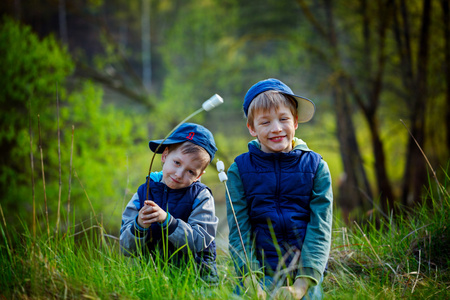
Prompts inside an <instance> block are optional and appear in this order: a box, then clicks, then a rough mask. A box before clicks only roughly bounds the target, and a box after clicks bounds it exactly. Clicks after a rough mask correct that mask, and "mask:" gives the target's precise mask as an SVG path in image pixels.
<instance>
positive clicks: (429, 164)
mask: <svg viewBox="0 0 450 300" xmlns="http://www.w3.org/2000/svg"><path fill="white" fill-rule="evenodd" d="M400 122H402V124H403V126H405V128H406V130H407V131H408V133H409V135H410V136H411V138H412V139H413V140H414V142H415V143H416V145H417V147H418V148H419V150H420V152H421V153H422V155H423V157H424V158H425V161H426V162H427V164H428V167H429V168H430V169H431V172H432V173H433V177H434V180H436V183H437V185H438V187H439V189H440V190H441V192H442V193H443V194H444V195H446V196H447V197H450V195H449V194H448V193H447V191H446V190H445V189H444V187H443V186H442V185H441V183H440V182H439V180H438V178H437V176H436V172H435V171H434V169H433V167H432V166H431V163H430V162H429V161H428V158H427V156H426V155H425V153H424V152H423V150H422V147H420V145H419V143H418V142H417V140H416V139H415V138H414V136H413V135H412V133H411V131H410V130H409V128H408V127H407V126H406V124H405V123H404V122H403V120H402V119H400Z"/></svg>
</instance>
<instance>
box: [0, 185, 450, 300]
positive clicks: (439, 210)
mask: <svg viewBox="0 0 450 300" xmlns="http://www.w3.org/2000/svg"><path fill="white" fill-rule="evenodd" d="M430 186H431V184H430ZM434 190H435V189H430V190H429V191H428V194H427V199H428V201H426V202H427V204H426V205H425V204H424V205H423V206H421V207H418V208H417V209H416V210H415V211H414V212H412V213H411V212H409V213H408V214H406V213H405V214H403V215H400V216H399V217H397V218H396V219H395V220H394V219H392V218H391V219H385V220H382V221H378V222H375V221H368V222H366V223H364V224H358V223H354V224H352V225H351V226H349V227H346V226H344V225H343V223H341V222H340V220H339V213H337V214H335V223H334V231H333V243H332V250H331V254H330V260H329V265H328V272H327V275H326V276H325V279H324V283H323V285H324V290H325V297H326V299H398V298H402V299H405V298H406V299H409V298H415V299H428V298H430V299H448V298H450V288H449V287H450V228H449V227H450V226H449V225H450V205H449V202H450V198H449V196H448V195H442V193H437V192H433V191H434ZM6 213H8V212H6ZM1 217H2V220H0V224H1V227H0V230H1V232H0V234H1V235H0V299H3V298H6V299H43V298H45V299H73V298H77V299H149V298H151V299H230V298H239V297H237V296H236V295H233V289H234V286H235V284H236V279H235V274H234V268H233V264H232V262H231V258H230V257H229V256H228V254H227V252H226V251H219V253H218V261H217V264H218V271H219V276H220V284H219V285H218V286H216V287H210V286H208V285H207V284H206V283H205V282H203V281H202V280H201V279H199V278H198V275H197V273H196V272H195V268H194V266H193V265H188V266H187V267H185V268H182V269H180V268H177V267H174V266H173V265H170V264H167V263H164V261H163V260H162V259H160V258H158V257H155V258H154V260H142V259H138V258H129V257H125V256H123V255H122V254H121V253H120V251H119V248H118V240H117V237H113V236H110V235H108V234H107V233H106V232H105V231H104V229H103V228H102V226H101V225H100V224H98V223H97V221H96V219H95V218H92V220H91V221H89V222H90V224H86V223H85V224H84V227H82V226H80V225H79V226H77V227H70V228H69V230H67V231H66V232H62V233H59V234H53V235H51V236H50V237H48V236H47V226H46V225H42V224H44V223H43V222H42V221H43V220H40V221H41V222H40V223H39V224H41V226H37V232H36V238H35V237H34V234H33V232H32V231H30V230H29V228H28V227H27V225H23V226H22V227H23V230H21V231H20V232H18V231H16V230H14V229H12V228H10V227H8V226H7V224H6V222H4V220H5V219H4V218H3V211H2V215H1ZM243 298H247V296H244V297H243Z"/></svg>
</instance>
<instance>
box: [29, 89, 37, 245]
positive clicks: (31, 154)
mask: <svg viewBox="0 0 450 300" xmlns="http://www.w3.org/2000/svg"><path fill="white" fill-rule="evenodd" d="M28 125H29V134H30V164H31V195H32V197H33V238H34V239H36V196H35V191H34V156H33V135H32V132H31V98H30V113H29V117H28Z"/></svg>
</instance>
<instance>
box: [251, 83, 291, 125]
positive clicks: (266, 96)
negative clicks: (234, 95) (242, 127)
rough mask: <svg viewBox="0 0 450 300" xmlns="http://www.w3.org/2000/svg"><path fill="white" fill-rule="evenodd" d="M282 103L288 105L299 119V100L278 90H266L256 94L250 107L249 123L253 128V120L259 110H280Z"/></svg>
mask: <svg viewBox="0 0 450 300" xmlns="http://www.w3.org/2000/svg"><path fill="white" fill-rule="evenodd" d="M281 105H284V106H286V107H287V108H289V110H290V111H291V113H292V116H294V120H296V119H297V116H298V112H297V102H296V100H295V99H294V98H293V97H291V96H288V95H285V94H282V93H280V92H277V91H266V92H264V93H261V94H259V95H258V96H256V97H255V98H254V99H253V100H252V102H251V103H250V106H249V108H248V115H247V124H248V125H249V126H251V127H252V128H253V121H254V119H255V114H256V113H257V112H259V111H270V110H275V111H278V109H279V108H280V106H281Z"/></svg>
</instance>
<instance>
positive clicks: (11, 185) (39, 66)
mask: <svg viewBox="0 0 450 300" xmlns="http://www.w3.org/2000/svg"><path fill="white" fill-rule="evenodd" d="M0 64H1V66H2V68H1V71H0V72H1V73H0V77H1V78H2V80H1V84H0V105H1V110H0V128H1V130H0V154H1V155H0V157H1V158H0V173H1V174H2V176H1V177H0V191H1V193H2V194H3V195H5V194H7V193H6V191H12V190H14V191H12V192H13V193H14V194H15V196H18V197H19V198H23V196H24V195H23V194H22V193H20V191H19V190H20V185H23V184H24V183H25V182H27V183H29V178H30V171H29V170H30V167H29V166H30V159H29V153H30V143H29V134H28V127H29V122H30V121H29V119H30V115H31V116H32V119H33V125H35V124H36V123H35V120H36V116H37V115H38V114H40V116H41V119H50V118H52V119H53V118H54V110H49V109H48V107H49V106H50V107H55V95H56V87H57V85H59V94H60V96H64V94H65V90H64V88H62V87H61V86H62V84H63V82H64V80H65V78H66V76H68V75H69V74H70V73H71V72H72V70H73V63H72V61H71V59H70V56H69V54H68V53H67V51H66V50H65V49H64V48H61V47H60V46H59V45H58V43H57V41H56V40H55V39H54V38H53V37H52V36H49V37H46V38H44V39H42V40H39V38H38V37H37V36H36V35H35V34H34V33H33V32H32V31H31V28H30V27H29V26H24V25H20V24H18V23H17V22H15V21H13V20H12V19H10V18H7V17H5V18H3V20H2V22H1V24H0ZM30 109H31V111H30ZM36 125H37V124H36ZM41 125H42V132H43V133H46V132H48V131H49V130H50V127H51V126H50V125H49V124H48V123H43V124H41Z"/></svg>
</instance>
